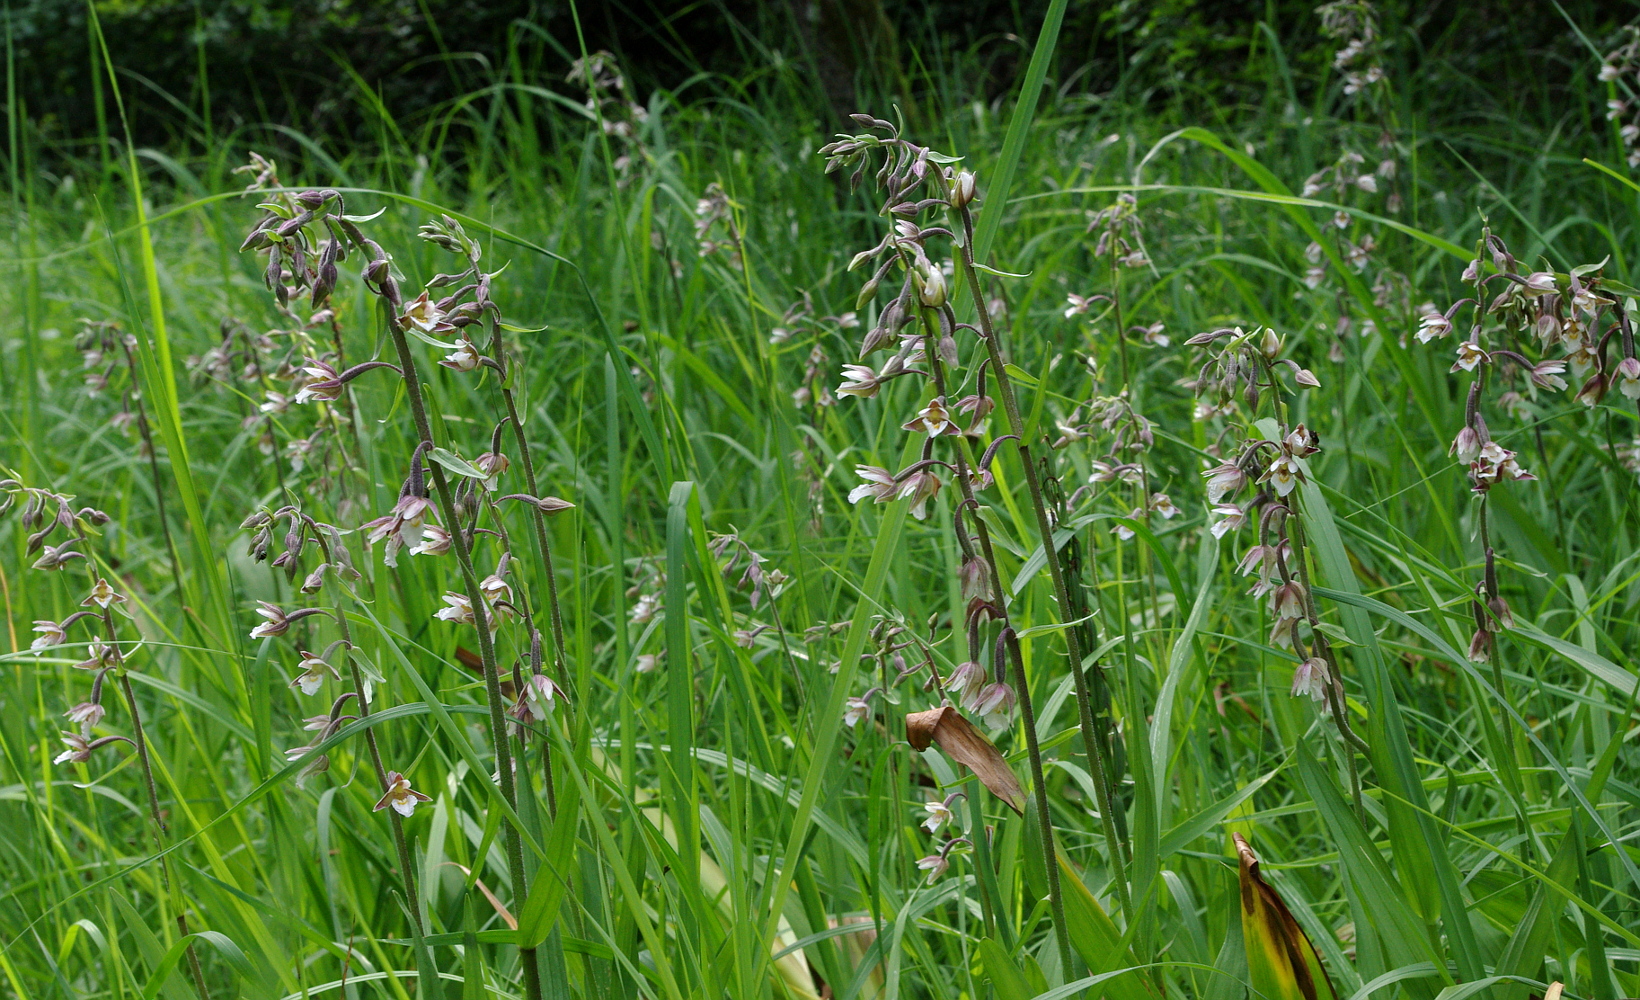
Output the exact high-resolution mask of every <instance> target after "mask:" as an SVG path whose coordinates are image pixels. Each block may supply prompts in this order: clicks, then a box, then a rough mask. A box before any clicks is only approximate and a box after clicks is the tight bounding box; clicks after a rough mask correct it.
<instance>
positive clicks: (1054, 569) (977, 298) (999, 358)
mask: <svg viewBox="0 0 1640 1000" xmlns="http://www.w3.org/2000/svg"><path fill="white" fill-rule="evenodd" d="M959 212H960V213H961V215H962V228H963V236H964V239H963V240H962V244H961V251H962V252H961V253H960V254H958V255H957V261H958V262H959V266H961V268H962V275H963V280H964V282H965V283H966V284H967V285H968V290H969V292H970V293H971V294H972V295H973V297H974V309H975V311H976V312H977V313H978V315H979V322H980V328H981V329H982V330H983V331H984V333H985V335H984V336H983V337H981V338H980V339H981V340H983V341H984V342H985V351H986V353H987V355H988V356H989V357H990V361H991V375H992V376H993V377H994V378H995V379H996V381H997V391H998V394H999V395H1001V396H1002V409H1003V412H1004V413H1005V414H1006V415H1007V417H1008V429H1009V430H1010V431H1011V432H1013V434H1015V435H1016V436H1018V438H1019V440H1018V441H1017V442H1015V446H1016V447H1017V448H1018V451H1019V460H1020V463H1021V464H1022V465H1024V467H1025V485H1026V488H1027V489H1028V490H1029V491H1030V494H1031V508H1032V509H1033V510H1034V511H1035V512H1036V526H1037V531H1038V532H1039V533H1040V534H1041V536H1042V552H1043V555H1044V556H1045V557H1046V560H1047V563H1048V574H1049V576H1051V577H1052V578H1053V589H1054V597H1055V598H1056V599H1057V600H1058V602H1059V613H1060V615H1061V616H1062V617H1063V616H1064V615H1065V613H1066V612H1067V611H1068V609H1069V608H1070V607H1072V604H1071V599H1070V589H1069V587H1068V585H1067V584H1066V582H1065V571H1064V568H1063V567H1062V566H1061V565H1060V562H1059V551H1058V549H1056V548H1054V544H1053V523H1052V522H1051V521H1050V520H1049V519H1048V507H1047V504H1046V503H1045V502H1044V500H1043V496H1042V483H1041V480H1040V478H1039V477H1038V475H1037V471H1036V461H1035V459H1034V458H1033V457H1032V455H1031V446H1030V443H1029V442H1027V441H1026V440H1025V421H1024V419H1023V418H1021V417H1020V414H1019V400H1018V398H1017V397H1015V395H1014V384H1013V380H1012V379H1011V378H1009V377H1008V370H1007V367H1006V362H1005V360H1004V358H1003V354H1002V345H1001V344H1000V343H998V341H997V336H996V331H995V330H994V329H992V326H991V314H990V311H989V310H987V309H986V308H985V293H984V292H983V291H982V290H981V288H980V282H979V275H978V274H977V273H976V271H975V268H974V249H973V248H974V218H973V215H972V214H971V213H970V212H969V210H968V207H967V206H966V205H965V206H963V207H962V208H961V209H959ZM1065 645H1066V647H1067V651H1068V652H1069V654H1070V661H1071V664H1070V665H1071V676H1072V677H1073V678H1074V679H1075V683H1076V707H1077V710H1078V712H1079V714H1080V722H1081V729H1082V745H1083V747H1084V748H1085V749H1086V751H1087V755H1088V764H1089V765H1090V766H1091V767H1092V769H1093V787H1094V791H1096V792H1097V793H1098V797H1099V813H1100V820H1101V821H1102V825H1103V826H1104V829H1105V847H1106V850H1107V851H1108V852H1109V854H1110V870H1111V883H1112V885H1113V886H1114V888H1115V889H1116V898H1117V901H1118V902H1119V903H1120V904H1121V907H1122V915H1123V916H1124V917H1125V918H1127V919H1128V920H1129V921H1131V920H1132V919H1133V912H1132V908H1133V904H1132V901H1131V899H1130V898H1129V896H1128V884H1127V871H1126V866H1125V865H1124V864H1123V862H1122V845H1121V843H1120V842H1119V841H1118V838H1117V836H1116V824H1115V822H1114V819H1113V816H1114V811H1113V809H1114V807H1113V806H1112V803H1111V798H1112V796H1111V791H1110V783H1109V779H1108V778H1107V776H1106V767H1105V754H1104V750H1103V748H1102V747H1100V745H1099V739H1098V735H1097V732H1098V731H1097V730H1096V729H1095V728H1094V722H1093V698H1092V695H1091V694H1090V693H1089V691H1088V680H1087V677H1086V676H1085V675H1084V674H1083V672H1082V670H1083V664H1082V644H1081V642H1080V641H1079V639H1078V637H1077V634H1076V630H1075V629H1066V630H1065Z"/></svg>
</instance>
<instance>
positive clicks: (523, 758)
mask: <svg viewBox="0 0 1640 1000" xmlns="http://www.w3.org/2000/svg"><path fill="white" fill-rule="evenodd" d="M497 430H498V431H499V428H497ZM484 499H485V503H486V504H487V505H488V506H489V508H490V518H491V520H493V521H495V531H496V537H497V538H499V539H500V540H501V551H503V552H505V553H507V558H508V559H509V560H510V559H511V557H512V538H511V536H509V535H508V534H507V529H506V526H505V523H504V522H503V521H502V519H501V509H500V508H499V507H497V506H496V501H495V498H493V497H491V496H490V495H489V494H485V497H484ZM537 512H539V510H538V511H537ZM532 603H533V602H531V601H528V600H525V601H521V602H520V603H519V605H518V613H519V615H520V616H521V617H522V618H523V620H524V629H525V631H526V632H527V633H528V634H529V636H530V674H531V676H534V675H536V674H539V673H540V672H541V633H540V632H539V631H537V630H536V627H535V615H534V614H532V613H531V612H530V605H531V604H532ZM515 669H516V668H515ZM515 676H516V674H515ZM548 680H552V678H548ZM515 683H516V681H515ZM555 683H556V682H555ZM517 690H518V697H520V698H523V697H525V691H526V688H525V687H524V685H523V684H521V683H519V684H517ZM518 746H519V754H518V761H519V764H518V767H519V774H520V775H521V776H522V777H523V779H524V787H526V788H528V787H529V772H528V771H527V770H526V767H527V765H528V763H529V756H528V755H527V754H525V753H524V729H523V727H522V726H520V727H519V730H518ZM541 764H542V768H543V772H542V773H543V782H544V784H545V785H546V791H547V810H548V812H549V813H550V814H551V815H552V816H553V817H554V818H556V817H557V815H558V791H557V789H556V788H554V787H553V782H552V744H551V741H549V740H545V739H543V740H542V741H541Z"/></svg>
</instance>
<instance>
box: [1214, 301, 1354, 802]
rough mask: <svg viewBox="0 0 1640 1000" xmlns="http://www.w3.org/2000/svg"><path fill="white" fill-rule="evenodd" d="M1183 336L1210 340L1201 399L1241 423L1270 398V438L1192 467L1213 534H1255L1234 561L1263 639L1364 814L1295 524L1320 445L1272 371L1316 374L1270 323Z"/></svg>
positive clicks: (1308, 379)
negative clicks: (1328, 732) (1328, 736)
mask: <svg viewBox="0 0 1640 1000" xmlns="http://www.w3.org/2000/svg"><path fill="white" fill-rule="evenodd" d="M1221 342H1222V343H1221ZM1186 345H1187V346H1191V347H1207V348H1210V349H1211V353H1210V356H1209V358H1208V360H1207V362H1206V363H1205V364H1204V365H1203V366H1202V368H1201V370H1200V374H1199V375H1198V376H1197V378H1196V384H1195V389H1196V394H1197V396H1198V397H1202V396H1210V397H1211V398H1210V399H1208V400H1206V401H1204V402H1206V403H1207V404H1208V405H1209V406H1210V407H1212V408H1213V409H1215V410H1216V409H1218V408H1230V407H1233V406H1234V403H1235V401H1236V400H1237V399H1238V398H1239V399H1240V401H1241V402H1243V403H1245V404H1246V406H1247V409H1248V416H1247V423H1248V424H1249V425H1251V424H1252V422H1253V421H1254V420H1256V419H1257V417H1258V412H1259V406H1260V404H1261V402H1262V401H1263V400H1265V399H1268V400H1269V401H1270V413H1271V418H1272V420H1273V423H1274V425H1275V428H1276V437H1277V438H1278V440H1276V441H1270V440H1267V439H1266V438H1265V436H1264V433H1263V432H1262V431H1259V430H1257V429H1256V428H1250V429H1249V431H1248V433H1247V436H1246V438H1245V439H1244V440H1243V441H1241V442H1240V443H1239V444H1238V445H1236V446H1235V449H1234V451H1233V452H1232V453H1231V456H1230V460H1229V461H1227V462H1225V463H1224V464H1223V465H1220V466H1218V467H1216V468H1212V469H1208V470H1207V471H1205V472H1203V473H1202V475H1203V477H1204V478H1206V479H1207V497H1208V500H1209V502H1210V503H1213V504H1214V505H1215V511H1216V512H1218V513H1220V514H1221V515H1222V520H1221V521H1220V522H1219V523H1218V524H1217V525H1215V526H1214V529H1213V530H1214V531H1215V533H1216V534H1218V535H1219V536H1220V537H1223V535H1224V534H1228V533H1229V532H1230V531H1233V530H1235V529H1237V528H1239V527H1241V526H1242V525H1244V524H1246V523H1249V522H1256V524H1257V528H1258V538H1257V541H1256V544H1254V545H1252V546H1250V547H1249V548H1247V549H1246V550H1245V551H1244V552H1243V555H1242V558H1241V562H1240V565H1239V567H1238V569H1239V570H1240V572H1241V573H1242V574H1244V575H1252V574H1255V573H1256V574H1257V580H1256V581H1255V583H1254V585H1253V587H1252V589H1251V590H1250V591H1248V593H1249V595H1250V596H1252V597H1255V598H1268V600H1269V607H1270V615H1271V618H1272V620H1273V624H1272V628H1271V632H1270V638H1269V641H1270V643H1271V644H1272V645H1276V646H1280V647H1284V648H1287V649H1291V650H1293V654H1294V657H1295V659H1296V660H1297V662H1298V666H1297V668H1296V670H1295V672H1294V677H1293V687H1292V693H1293V695H1294V696H1295V697H1298V696H1303V695H1307V696H1309V697H1310V698H1311V699H1312V700H1313V701H1316V702H1320V703H1324V704H1325V713H1326V714H1327V716H1328V717H1330V718H1331V720H1332V722H1333V724H1334V726H1335V727H1336V729H1337V730H1338V734H1339V736H1340V738H1341V739H1343V741H1344V743H1345V744H1346V747H1347V751H1346V753H1345V761H1346V763H1347V766H1348V768H1349V772H1350V786H1351V792H1352V794H1353V797H1354V799H1355V806H1356V811H1357V813H1358V814H1360V815H1362V816H1363V818H1364V816H1365V812H1364V802H1363V800H1362V797H1361V782H1360V773H1359V771H1358V768H1357V764H1356V761H1355V754H1356V752H1360V753H1362V754H1366V753H1367V752H1368V746H1367V744H1366V742H1365V741H1363V740H1362V739H1361V738H1360V737H1359V736H1358V735H1356V733H1355V731H1354V730H1353V729H1352V728H1351V727H1350V724H1349V716H1348V712H1347V710H1346V704H1345V692H1344V687H1343V679H1342V672H1341V670H1340V669H1339V664H1338V660H1337V657H1336V656H1335V654H1334V653H1333V651H1332V647H1331V645H1330V644H1329V643H1328V641H1327V638H1326V633H1325V632H1324V631H1323V630H1322V629H1321V627H1320V626H1321V614H1320V610H1319V608H1318V607H1317V606H1316V603H1315V598H1314V591H1313V589H1312V588H1311V586H1310V576H1309V558H1310V557H1309V552H1308V547H1307V545H1306V543H1305V535H1304V527H1303V525H1304V522H1303V504H1302V500H1301V497H1302V492H1301V491H1300V490H1299V486H1300V485H1301V484H1302V483H1304V482H1306V481H1308V477H1309V472H1308V466H1307V463H1306V460H1307V459H1308V458H1309V456H1311V455H1314V454H1315V453H1317V452H1319V451H1320V450H1321V443H1320V441H1319V439H1318V438H1317V437H1316V435H1315V433H1314V432H1312V431H1311V430H1310V429H1309V428H1308V427H1306V426H1305V425H1304V424H1298V425H1297V426H1290V425H1289V424H1288V419H1289V417H1290V409H1289V406H1288V403H1287V401H1286V393H1287V392H1288V391H1289V390H1288V389H1287V388H1286V386H1285V385H1284V384H1283V382H1282V379H1281V377H1280V373H1281V372H1282V371H1283V370H1284V369H1285V370H1286V371H1288V372H1289V373H1290V377H1291V379H1292V382H1293V386H1294V388H1293V390H1292V391H1295V392H1296V391H1298V390H1300V389H1304V388H1313V387H1314V386H1316V385H1317V384H1319V383H1318V380H1317V379H1316V378H1315V376H1314V375H1313V374H1311V373H1310V372H1309V371H1308V369H1305V368H1302V367H1300V366H1299V365H1298V363H1297V362H1296V361H1293V360H1291V359H1289V358H1283V357H1282V356H1281V355H1282V353H1283V352H1284V349H1285V342H1284V340H1283V338H1282V337H1280V336H1279V335H1278V334H1276V333H1275V332H1274V331H1273V330H1269V329H1256V330H1253V331H1252V332H1250V333H1248V332H1243V331H1242V330H1241V329H1240V328H1235V329H1220V330H1213V331H1210V332H1207V333H1201V334H1197V335H1196V336H1194V337H1191V338H1190V339H1189V340H1187V341H1186ZM1244 491H1251V492H1252V494H1253V495H1252V497H1251V498H1250V499H1249V500H1248V501H1247V502H1246V503H1245V504H1238V503H1235V502H1234V501H1235V500H1236V498H1237V496H1238V495H1239V494H1241V493H1243V492H1244ZM1227 501H1229V502H1227ZM1301 626H1302V627H1301Z"/></svg>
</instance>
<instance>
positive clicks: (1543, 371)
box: [1420, 227, 1640, 830]
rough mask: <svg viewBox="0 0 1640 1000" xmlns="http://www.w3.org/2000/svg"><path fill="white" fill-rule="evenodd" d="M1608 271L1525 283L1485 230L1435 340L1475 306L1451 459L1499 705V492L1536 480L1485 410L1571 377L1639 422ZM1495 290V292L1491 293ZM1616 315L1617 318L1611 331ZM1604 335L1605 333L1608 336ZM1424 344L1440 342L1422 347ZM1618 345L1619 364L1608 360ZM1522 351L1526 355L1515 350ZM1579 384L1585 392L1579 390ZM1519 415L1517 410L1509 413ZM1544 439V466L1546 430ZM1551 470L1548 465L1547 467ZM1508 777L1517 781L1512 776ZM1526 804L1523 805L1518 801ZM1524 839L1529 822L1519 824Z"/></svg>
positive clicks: (1631, 354) (1630, 356) (1638, 369)
mask: <svg viewBox="0 0 1640 1000" xmlns="http://www.w3.org/2000/svg"><path fill="white" fill-rule="evenodd" d="M1488 259H1490V262H1491V264H1492V273H1490V274H1488V273H1486V267H1485V264H1484V263H1483V262H1484V261H1486V260H1488ZM1600 270H1601V265H1598V264H1591V265H1583V266H1581V267H1574V268H1572V269H1571V271H1570V272H1569V273H1568V274H1566V275H1561V274H1558V273H1555V272H1551V271H1535V272H1530V273H1523V272H1525V271H1526V269H1525V268H1523V267H1521V266H1520V262H1518V261H1517V260H1516V259H1515V256H1514V255H1513V254H1511V253H1510V252H1509V249H1508V247H1507V246H1505V244H1504V242H1503V241H1502V240H1501V239H1499V238H1498V237H1497V236H1495V235H1493V233H1492V231H1491V229H1490V227H1483V229H1482V231H1481V236H1480V239H1479V240H1478V241H1477V242H1476V246H1475V259H1474V260H1473V261H1471V262H1470V264H1469V266H1468V267H1467V268H1466V269H1465V270H1464V274H1463V281H1464V283H1465V284H1468V285H1470V286H1471V287H1472V288H1473V289H1474V294H1473V296H1472V297H1471V298H1466V299H1463V300H1460V301H1459V302H1457V303H1454V304H1453V305H1452V306H1451V307H1450V308H1449V309H1448V310H1447V311H1446V313H1445V314H1444V316H1445V317H1446V319H1447V323H1446V325H1445V327H1444V328H1443V329H1442V330H1441V331H1440V332H1439V333H1438V334H1437V336H1441V337H1444V336H1445V335H1446V333H1448V332H1450V330H1451V323H1450V320H1451V319H1452V317H1453V316H1454V315H1456V314H1457V312H1458V311H1459V309H1461V308H1462V307H1464V306H1466V305H1467V306H1469V307H1470V310H1471V313H1472V315H1473V323H1472V327H1471V330H1470V332H1469V335H1468V337H1467V339H1466V340H1465V341H1464V342H1463V343H1462V344H1460V345H1459V347H1458V357H1457V361H1456V363H1454V364H1453V366H1452V368H1451V371H1452V372H1454V373H1456V372H1459V371H1464V372H1470V373H1472V378H1471V381H1470V385H1469V392H1468V397H1467V402H1466V404H1465V406H1464V424H1463V427H1462V429H1461V430H1459V432H1458V435H1457V437H1456V438H1454V439H1453V442H1452V447H1451V451H1450V453H1451V454H1452V455H1454V456H1455V457H1456V458H1457V459H1458V461H1459V462H1460V463H1464V464H1466V465H1467V466H1468V473H1469V476H1468V478H1469V484H1470V492H1471V495H1472V496H1473V497H1474V498H1475V504H1476V510H1475V515H1476V527H1477V532H1476V534H1477V535H1478V540H1479V542H1480V548H1481V554H1482V564H1483V568H1482V574H1481V579H1480V580H1479V581H1478V582H1477V583H1476V584H1475V586H1474V591H1473V594H1472V595H1471V600H1470V611H1471V615H1472V617H1473V619H1474V631H1473V632H1472V633H1471V637H1470V641H1469V650H1468V656H1469V659H1470V661H1471V662H1474V663H1481V664H1490V666H1491V670H1492V683H1493V686H1494V687H1495V688H1496V690H1497V692H1498V694H1499V695H1500V696H1505V691H1506V689H1505V686H1504V674H1503V664H1502V655H1501V650H1500V649H1499V647H1498V643H1497V635H1498V634H1499V633H1501V632H1506V631H1508V630H1509V629H1511V628H1513V627H1514V616H1513V614H1512V613H1511V611H1510V609H1509V603H1508V601H1506V600H1505V599H1504V597H1503V594H1502V592H1501V590H1500V588H1499V583H1498V573H1497V560H1496V553H1495V552H1494V550H1493V546H1492V532H1491V519H1490V507H1491V491H1492V489H1493V488H1494V487H1496V486H1499V485H1501V484H1503V483H1507V482H1513V481H1520V480H1533V479H1536V478H1537V477H1536V476H1534V475H1532V474H1531V473H1530V472H1527V471H1526V470H1525V469H1523V468H1522V467H1521V466H1520V463H1519V462H1518V460H1517V457H1516V454H1515V452H1513V451H1511V450H1509V449H1507V448H1505V447H1503V446H1502V445H1501V444H1499V443H1498V442H1497V441H1495V440H1493V438H1492V434H1491V430H1490V428H1489V427H1488V425H1487V422H1486V420H1485V418H1484V416H1483V415H1482V413H1481V402H1482V400H1483V398H1484V396H1485V393H1486V389H1487V387H1488V385H1489V383H1495V382H1497V381H1502V380H1505V379H1509V378H1514V379H1517V380H1518V379H1519V378H1520V376H1521V375H1522V374H1524V375H1525V385H1524V386H1523V388H1524V389H1525V391H1526V393H1528V394H1530V395H1531V396H1534V397H1535V396H1536V395H1537V394H1538V393H1539V392H1540V391H1541V392H1567V391H1574V390H1571V387H1570V386H1569V385H1568V383H1567V381H1566V380H1565V379H1562V378H1561V377H1560V375H1561V374H1562V373H1564V372H1566V371H1567V370H1568V369H1570V371H1571V374H1572V376H1573V384H1576V385H1577V388H1576V389H1575V397H1574V398H1576V399H1577V401H1578V402H1581V403H1583V404H1584V405H1585V406H1587V407H1589V408H1591V409H1593V408H1595V407H1596V406H1598V405H1599V404H1600V402H1601V400H1602V399H1603V398H1604V397H1605V396H1606V394H1607V392H1608V390H1609V389H1611V388H1616V389H1618V391H1619V392H1620V393H1621V394H1622V395H1623V396H1625V397H1628V398H1629V399H1630V400H1633V401H1634V402H1635V405H1636V407H1637V410H1636V412H1637V414H1640V359H1637V358H1636V352H1635V340H1634V333H1633V330H1632V329H1631V327H1630V325H1629V317H1628V315H1627V313H1626V311H1625V310H1624V309H1623V307H1622V306H1621V305H1620V304H1619V303H1618V302H1617V301H1615V299H1614V297H1612V296H1609V295H1607V294H1604V293H1602V292H1601V290H1600V285H1601V278H1600V275H1599V272H1600ZM1488 286H1492V287H1490V288H1489V287H1488ZM1608 314H1609V315H1610V316H1612V317H1615V320H1616V321H1615V322H1609V320H1608ZM1602 327H1604V330H1603V331H1602ZM1534 338H1535V339H1536V340H1537V352H1536V353H1539V354H1540V358H1539V360H1537V361H1533V360H1532V359H1531V358H1529V357H1527V356H1526V355H1525V354H1523V353H1522V351H1525V350H1531V348H1530V347H1528V346H1527V345H1528V344H1529V342H1530V341H1531V340H1532V339H1534ZM1420 339H1434V338H1433V337H1431V338H1423V337H1422V336H1420ZM1614 339H1615V341H1616V346H1617V352H1618V359H1617V360H1616V361H1615V363H1614V362H1613V361H1612V359H1611V357H1610V349H1611V346H1612V344H1613V341H1614ZM1557 347H1558V348H1560V349H1562V350H1564V351H1566V352H1567V353H1566V355H1565V356H1564V357H1563V358H1560V359H1556V358H1553V357H1551V356H1550V353H1549V352H1550V351H1551V350H1553V349H1555V348H1557ZM1516 348H1518V349H1516ZM1579 381H1581V384H1578V382H1579ZM1508 397H1513V398H1514V399H1515V400H1516V401H1517V406H1518V407H1519V408H1520V409H1524V410H1526V412H1527V413H1528V414H1529V413H1530V407H1529V406H1527V405H1526V404H1525V402H1524V399H1523V398H1522V396H1521V394H1520V393H1518V392H1511V393H1508V394H1506V395H1505V397H1503V398H1500V400H1499V401H1500V402H1503V403H1506V404H1507V402H1508ZM1505 409H1506V410H1508V411H1510V412H1512V413H1513V412H1516V409H1517V407H1516V406H1508V405H1506V406H1505ZM1534 430H1535V431H1536V434H1537V441H1538V448H1539V455H1540V457H1543V456H1544V453H1543V451H1542V432H1541V428H1540V427H1537V428H1534ZM1545 468H1546V469H1547V465H1546V466H1545ZM1550 494H1551V496H1552V497H1555V498H1556V500H1557V509H1558V494H1559V491H1558V490H1554V489H1551V490H1550ZM1500 712H1502V716H1503V717H1501V718H1500V719H1499V726H1500V728H1501V730H1502V732H1503V735H1504V739H1505V747H1506V750H1507V752H1508V753H1509V754H1510V755H1511V757H1513V755H1514V754H1515V745H1516V737H1515V732H1514V727H1513V726H1512V725H1510V722H1509V719H1508V717H1507V712H1503V711H1502V708H1501V707H1500ZM1506 773H1511V774H1512V773H1513V769H1509V770H1508V771H1507V772H1506ZM1516 801H1519V800H1518V797H1517V799H1516ZM1517 820H1518V822H1519V823H1520V824H1521V828H1522V830H1524V829H1525V828H1526V823H1527V820H1526V817H1525V816H1517Z"/></svg>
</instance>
